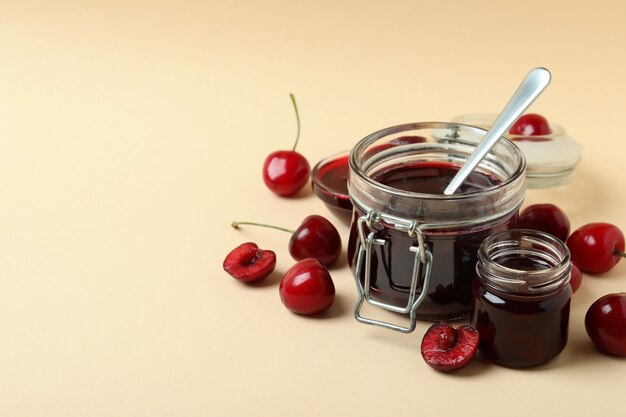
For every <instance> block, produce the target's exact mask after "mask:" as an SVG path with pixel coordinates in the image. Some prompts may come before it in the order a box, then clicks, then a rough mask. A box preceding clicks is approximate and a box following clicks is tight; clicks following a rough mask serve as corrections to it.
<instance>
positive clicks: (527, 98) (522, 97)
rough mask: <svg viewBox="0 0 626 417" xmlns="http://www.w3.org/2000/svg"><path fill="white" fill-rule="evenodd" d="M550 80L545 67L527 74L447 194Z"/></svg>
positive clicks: (457, 175)
mask: <svg viewBox="0 0 626 417" xmlns="http://www.w3.org/2000/svg"><path fill="white" fill-rule="evenodd" d="M549 82H550V72H549V71H548V70H547V69H545V68H534V69H533V70H531V71H530V72H529V73H528V75H526V78H524V81H522V83H521V84H520V86H519V87H518V88H517V91H515V94H513V96H512V97H511V99H510V100H509V102H508V103H507V104H506V106H505V107H504V109H503V110H502V113H500V115H499V116H498V118H497V119H496V121H495V122H494V123H493V125H492V126H491V129H489V131H488V132H487V133H486V134H485V136H484V137H483V139H482V140H481V141H480V143H479V144H478V146H477V147H476V149H475V150H474V152H472V154H471V155H470V156H469V158H468V159H467V162H465V164H463V166H462V167H461V169H459V172H457V173H456V175H455V176H454V178H452V181H450V184H448V186H447V187H446V189H445V190H444V191H443V193H444V194H445V195H451V194H454V192H455V191H456V190H457V188H459V186H460V185H461V184H462V183H463V181H465V179H466V178H467V177H468V175H469V174H470V173H471V172H472V171H473V170H474V168H476V166H477V165H478V164H479V163H480V161H481V160H482V159H483V158H484V157H485V155H487V153H488V152H489V150H490V149H491V148H492V147H493V145H495V143H496V142H497V141H498V140H499V139H500V137H502V135H503V134H504V133H505V132H506V131H507V130H508V129H509V128H510V127H511V125H512V124H513V123H515V121H516V120H517V119H518V118H519V117H520V116H521V115H522V113H524V110H526V109H527V108H528V106H530V105H531V104H532V102H533V101H535V99H536V98H537V97H538V96H539V94H541V92H542V91H543V90H544V89H545V88H546V87H547V86H548V83H549Z"/></svg>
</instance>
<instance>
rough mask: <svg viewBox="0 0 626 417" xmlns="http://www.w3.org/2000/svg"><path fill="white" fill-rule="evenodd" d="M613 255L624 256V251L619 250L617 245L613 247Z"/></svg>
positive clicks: (625, 254)
mask: <svg viewBox="0 0 626 417" xmlns="http://www.w3.org/2000/svg"><path fill="white" fill-rule="evenodd" d="M613 255H615V256H621V257H622V258H626V253H624V252H622V251H621V250H620V248H618V247H617V246H616V247H615V249H613Z"/></svg>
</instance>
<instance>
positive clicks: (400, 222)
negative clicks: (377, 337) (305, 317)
mask: <svg viewBox="0 0 626 417" xmlns="http://www.w3.org/2000/svg"><path fill="white" fill-rule="evenodd" d="M484 134H485V131H484V130H483V129H480V128H476V127H472V126H466V125H461V124H454V123H411V124H404V125H399V126H394V127H390V128H387V129H383V130H380V131H378V132H375V133H373V134H371V135H369V136H367V137H366V138H364V139H362V140H361V141H360V142H359V143H357V145H356V146H355V147H354V148H353V149H352V151H351V152H350V156H349V164H350V176H349V180H348V189H349V194H350V199H351V201H352V203H353V206H354V208H353V216H352V223H351V227H350V237H349V240H348V261H349V263H350V266H351V268H352V271H353V273H354V275H355V281H356V284H357V290H358V292H359V299H358V301H357V305H356V307H355V311H354V315H355V318H356V319H357V320H358V321H360V322H362V323H366V324H372V325H377V326H381V327H386V328H390V329H393V330H398V331H401V332H405V333H408V332H411V331H413V330H414V329H415V325H416V320H417V319H420V320H432V321H436V320H451V319H458V318H462V317H467V316H468V314H469V306H470V300H471V283H472V279H473V277H474V274H475V272H474V270H475V266H476V261H477V252H478V247H479V245H480V244H481V242H482V241H483V240H484V239H485V238H486V237H487V236H489V235H491V234H493V233H496V232H499V231H502V230H506V229H509V228H514V227H515V226H516V224H517V213H518V210H519V207H520V205H521V203H522V201H523V199H524V191H525V187H524V178H525V175H524V174H525V166H526V164H525V159H524V156H523V154H522V152H521V151H520V150H519V149H518V148H517V147H516V146H515V145H514V144H513V143H512V142H509V141H508V140H506V139H504V138H502V139H501V140H500V141H499V142H498V143H497V144H496V145H495V146H494V147H493V148H492V150H491V151H490V152H489V153H488V155H487V156H486V157H485V158H484V159H483V161H482V162H481V163H480V164H479V166H478V167H477V168H476V169H475V170H474V172H473V173H472V174H471V175H470V176H469V177H468V179H467V180H466V181H465V182H464V183H463V184H462V186H461V187H460V188H459V190H458V191H457V192H456V193H455V194H454V195H449V196H448V195H444V194H443V190H444V189H445V187H446V186H447V185H448V183H449V182H450V181H451V180H452V178H453V177H454V175H455V174H456V173H457V171H458V170H459V168H460V167H461V166H462V165H463V164H464V163H465V162H466V160H467V158H468V157H469V155H470V154H471V153H472V152H473V151H474V149H475V148H476V144H477V142H479V141H480V139H481V138H482V137H483V136H484ZM363 302H368V303H369V304H372V305H374V306H377V307H380V308H383V309H385V310H389V311H392V312H395V313H399V314H403V315H406V316H408V317H409V319H410V322H409V324H408V326H403V325H397V324H393V323H389V322H385V321H380V320H376V319H372V318H367V317H364V316H362V315H361V313H360V310H361V307H362V305H363Z"/></svg>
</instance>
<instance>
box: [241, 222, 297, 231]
mask: <svg viewBox="0 0 626 417" xmlns="http://www.w3.org/2000/svg"><path fill="white" fill-rule="evenodd" d="M241 224H247V225H249V226H261V227H269V228H270V229H276V230H282V231H283V232H287V233H291V234H294V233H295V232H296V231H295V230H291V229H286V228H284V227H278V226H272V225H271V224H264V223H255V222H232V223H231V224H230V225H231V226H232V227H233V229H239V225H241Z"/></svg>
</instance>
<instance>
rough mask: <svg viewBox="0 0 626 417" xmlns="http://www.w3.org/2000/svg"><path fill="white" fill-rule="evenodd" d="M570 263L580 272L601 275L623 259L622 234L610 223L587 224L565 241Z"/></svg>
mask: <svg viewBox="0 0 626 417" xmlns="http://www.w3.org/2000/svg"><path fill="white" fill-rule="evenodd" d="M567 247H568V248H569V250H570V253H571V256H572V263H573V264H575V265H576V266H577V267H578V268H579V269H580V270H581V271H583V272H588V273H590V274H601V273H603V272H607V271H608V270H610V269H611V268H613V267H614V266H615V265H616V264H617V263H618V262H619V261H620V260H621V259H622V258H623V257H624V234H623V233H622V231H621V230H620V229H619V228H618V227H617V226H614V225H612V224H610V223H602V222H598V223H589V224H586V225H584V226H581V227H579V228H578V229H576V230H575V231H574V233H572V235H571V236H570V237H569V238H568V239H567Z"/></svg>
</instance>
